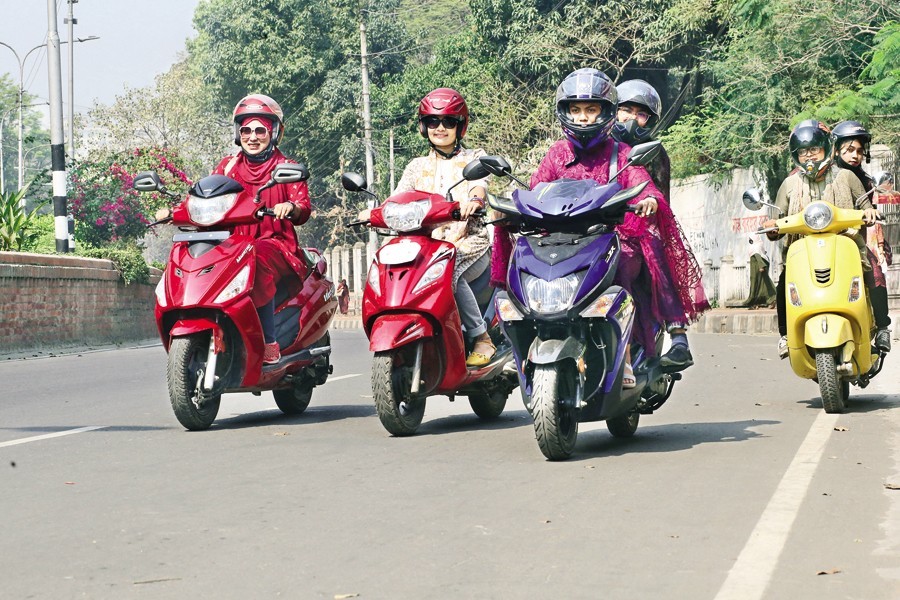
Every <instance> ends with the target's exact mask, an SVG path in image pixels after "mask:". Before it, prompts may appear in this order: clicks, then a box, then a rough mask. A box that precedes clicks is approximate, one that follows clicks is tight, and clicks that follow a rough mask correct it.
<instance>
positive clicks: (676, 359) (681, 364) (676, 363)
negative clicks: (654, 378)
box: [659, 344, 694, 373]
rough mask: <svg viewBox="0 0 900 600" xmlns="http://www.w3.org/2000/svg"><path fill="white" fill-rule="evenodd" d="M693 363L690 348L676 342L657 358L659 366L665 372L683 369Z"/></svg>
mask: <svg viewBox="0 0 900 600" xmlns="http://www.w3.org/2000/svg"><path fill="white" fill-rule="evenodd" d="M692 364H694V357H693V356H691V350H690V348H688V347H687V346H685V345H684V344H676V345H674V346H672V347H671V348H669V351H668V352H666V353H665V354H663V355H662V357H660V359H659V366H660V367H662V369H663V371H666V372H667V373H675V372H677V371H683V370H685V369H687V368H688V367H690V366H691V365H692Z"/></svg>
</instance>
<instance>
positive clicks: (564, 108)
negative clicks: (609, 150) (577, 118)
mask: <svg viewBox="0 0 900 600" xmlns="http://www.w3.org/2000/svg"><path fill="white" fill-rule="evenodd" d="M573 102H599V103H600V108H601V113H600V115H599V116H598V117H597V120H596V121H595V122H594V123H592V124H590V125H578V124H576V123H575V122H574V121H573V120H572V116H571V115H570V114H569V104H571V103H573ZM617 104H618V103H617V101H616V88H615V87H614V86H613V84H612V81H610V79H609V77H607V76H606V75H604V74H603V73H601V72H600V71H598V70H597V69H589V68H587V69H578V70H577V71H573V72H572V73H569V74H568V75H566V78H565V79H563V80H562V83H560V84H559V87H558V88H556V118H557V119H558V120H559V124H560V125H562V129H563V133H565V134H566V137H567V138H568V139H569V141H571V142H572V144H574V145H575V147H577V148H580V149H582V150H587V149H588V148H592V147H594V146H596V145H597V144H599V143H601V142H602V141H604V140H605V139H606V138H608V137H609V132H610V130H611V129H612V126H613V123H615V121H616V106H617Z"/></svg>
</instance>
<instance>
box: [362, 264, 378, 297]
mask: <svg viewBox="0 0 900 600" xmlns="http://www.w3.org/2000/svg"><path fill="white" fill-rule="evenodd" d="M366 282H367V283H368V284H369V287H370V288H372V291H373V292H375V293H376V294H377V295H379V296H380V295H381V274H380V273H379V272H378V263H377V262H375V261H372V264H371V266H369V276H368V277H367V278H366Z"/></svg>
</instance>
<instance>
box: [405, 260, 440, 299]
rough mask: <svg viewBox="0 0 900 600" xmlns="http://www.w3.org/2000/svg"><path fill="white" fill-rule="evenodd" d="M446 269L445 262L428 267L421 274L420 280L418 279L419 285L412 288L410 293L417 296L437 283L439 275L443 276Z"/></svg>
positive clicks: (438, 262)
mask: <svg viewBox="0 0 900 600" xmlns="http://www.w3.org/2000/svg"><path fill="white" fill-rule="evenodd" d="M446 269H447V261H446V260H439V261H437V262H436V263H434V264H433V265H431V266H430V267H428V268H427V269H426V270H425V273H423V274H422V277H421V279H419V283H417V284H416V287H414V288H413V291H412V293H413V294H417V293H418V292H420V291H422V290H423V289H425V287H427V286H429V285H431V284H432V283H434V282H435V281H437V280H438V279H439V278H440V277H441V275H443V274H444V271H445V270H446Z"/></svg>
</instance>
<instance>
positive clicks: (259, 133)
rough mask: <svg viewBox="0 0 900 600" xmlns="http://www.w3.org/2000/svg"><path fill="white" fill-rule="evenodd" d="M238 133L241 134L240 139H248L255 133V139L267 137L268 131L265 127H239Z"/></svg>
mask: <svg viewBox="0 0 900 600" xmlns="http://www.w3.org/2000/svg"><path fill="white" fill-rule="evenodd" d="M238 131H240V132H241V137H250V134H251V133H255V134H256V137H266V136H267V135H269V130H268V129H266V128H265V127H241V128H240V129H239V130H238Z"/></svg>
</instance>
